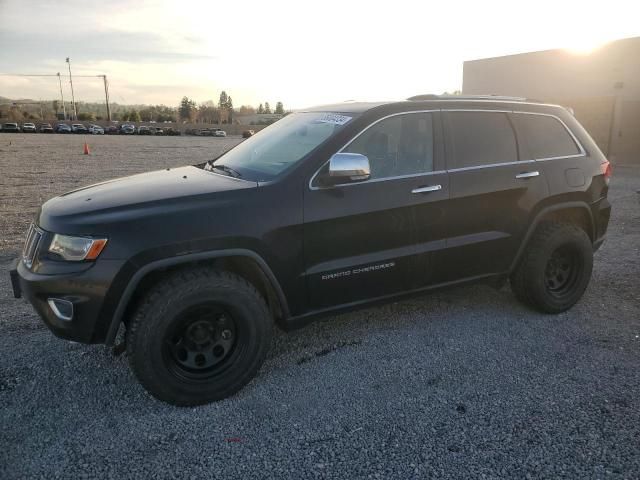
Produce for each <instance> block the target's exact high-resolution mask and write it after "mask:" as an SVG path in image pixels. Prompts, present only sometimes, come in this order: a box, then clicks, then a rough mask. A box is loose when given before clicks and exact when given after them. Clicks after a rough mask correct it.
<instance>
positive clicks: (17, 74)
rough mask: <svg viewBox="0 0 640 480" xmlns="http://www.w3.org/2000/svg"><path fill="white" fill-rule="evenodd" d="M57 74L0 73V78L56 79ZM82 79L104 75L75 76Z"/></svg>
mask: <svg viewBox="0 0 640 480" xmlns="http://www.w3.org/2000/svg"><path fill="white" fill-rule="evenodd" d="M57 76H58V74H57V73H52V74H47V73H0V77H57ZM75 76H76V77H82V78H102V77H104V75H75Z"/></svg>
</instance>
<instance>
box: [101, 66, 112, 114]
mask: <svg viewBox="0 0 640 480" xmlns="http://www.w3.org/2000/svg"><path fill="white" fill-rule="evenodd" d="M101 77H102V80H104V100H105V102H106V103H107V120H109V121H111V108H110V107H109V83H108V82H107V76H106V75H101Z"/></svg>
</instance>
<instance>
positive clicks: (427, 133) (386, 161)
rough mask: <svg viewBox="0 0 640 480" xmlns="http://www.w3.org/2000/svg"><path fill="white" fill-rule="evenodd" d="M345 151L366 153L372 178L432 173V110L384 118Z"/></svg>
mask: <svg viewBox="0 0 640 480" xmlns="http://www.w3.org/2000/svg"><path fill="white" fill-rule="evenodd" d="M343 151H344V152H348V153H361V154H362V155H366V156H367V158H368V159H369V163H370V165H371V178H372V179H376V178H388V177H397V176H402V175H412V174H417V173H425V172H431V171H433V119H432V116H431V114H430V113H410V114H405V115H396V116H394V117H390V118H387V119H385V120H381V121H380V122H378V123H376V124H375V125H373V126H372V127H370V128H368V129H367V130H365V131H364V132H363V133H362V134H361V135H360V136H359V137H357V138H356V139H355V140H354V141H353V142H351V143H350V144H349V145H348V146H347V147H346V148H345V149H344V150H343Z"/></svg>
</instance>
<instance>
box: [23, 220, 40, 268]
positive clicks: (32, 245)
mask: <svg viewBox="0 0 640 480" xmlns="http://www.w3.org/2000/svg"><path fill="white" fill-rule="evenodd" d="M40 240H42V230H40V229H39V228H38V227H36V226H35V225H34V224H33V223H32V224H31V225H30V226H29V231H28V232H27V240H26V241H25V242H24V248H23V249H22V261H23V262H24V264H25V265H26V266H27V268H31V265H33V260H34V259H35V258H36V253H38V246H39V245H40Z"/></svg>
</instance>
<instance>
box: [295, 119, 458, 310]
mask: <svg viewBox="0 0 640 480" xmlns="http://www.w3.org/2000/svg"><path fill="white" fill-rule="evenodd" d="M440 136H441V128H440V121H439V118H438V117H437V112H407V113H402V114H396V115H392V116H389V117H386V118H383V119H381V120H378V121H377V122H374V123H373V124H372V125H370V126H369V127H367V128H366V129H365V130H363V131H362V132H361V133H360V134H359V135H358V136H357V137H356V138H355V139H353V140H352V142H350V143H349V144H348V145H347V146H346V147H345V148H344V149H343V150H342V151H343V152H348V153H360V154H363V155H366V156H367V157H368V158H369V162H370V165H371V178H370V179H369V180H368V181H365V182H361V183H354V184H349V185H339V186H335V187H331V188H322V187H320V186H319V185H318V183H317V182H315V178H316V177H317V175H322V174H323V173H324V171H323V170H324V169H326V168H327V167H326V166H325V167H323V169H321V170H320V171H319V172H318V174H317V175H316V177H314V179H312V180H311V182H310V186H309V189H307V190H306V191H305V198H304V222H305V223H304V258H305V278H306V283H307V288H308V292H309V294H308V296H309V304H310V308H311V309H313V310H318V309H322V308H326V307H330V306H334V305H340V304H348V303H353V302H358V301H362V300H365V299H372V298H376V297H382V296H385V295H391V294H394V293H398V292H402V291H406V290H411V289H413V288H416V284H417V282H416V272H417V271H418V268H420V269H421V270H427V264H428V263H429V258H430V257H429V255H430V252H431V251H432V250H434V249H437V248H443V247H444V243H445V242H444V232H439V233H437V232H434V233H433V236H432V237H429V235H428V234H427V233H425V232H424V231H423V232H422V233H421V234H420V237H418V235H417V233H416V218H417V217H422V218H433V219H439V221H442V218H443V217H444V213H443V210H442V209H443V205H444V202H443V200H444V199H446V198H448V195H449V194H448V180H447V175H446V172H444V171H443V170H444V169H443V160H444V159H443V152H442V148H441V146H442V142H440V141H436V138H439V137H440Z"/></svg>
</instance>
